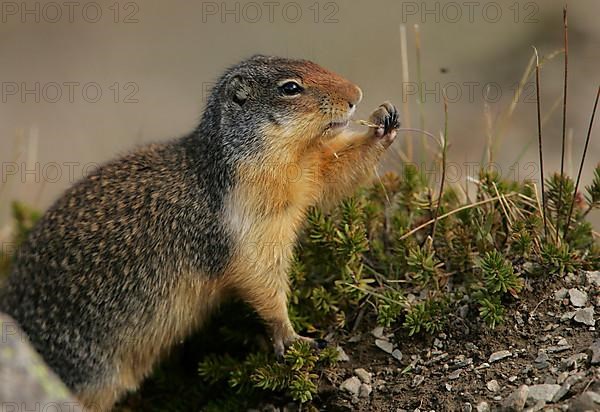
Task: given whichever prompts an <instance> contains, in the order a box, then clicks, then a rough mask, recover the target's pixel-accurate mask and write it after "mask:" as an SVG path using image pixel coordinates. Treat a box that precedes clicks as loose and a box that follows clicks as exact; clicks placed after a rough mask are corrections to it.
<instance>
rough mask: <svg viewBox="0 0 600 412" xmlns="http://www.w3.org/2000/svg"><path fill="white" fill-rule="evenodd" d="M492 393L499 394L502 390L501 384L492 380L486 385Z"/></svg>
mask: <svg viewBox="0 0 600 412" xmlns="http://www.w3.org/2000/svg"><path fill="white" fill-rule="evenodd" d="M485 386H486V387H487V388H488V391H490V392H498V391H499V390H500V384H499V383H498V381H497V380H496V379H492V380H491V381H489V382H488V383H486V384H485Z"/></svg>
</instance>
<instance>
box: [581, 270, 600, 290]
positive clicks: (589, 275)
mask: <svg viewBox="0 0 600 412" xmlns="http://www.w3.org/2000/svg"><path fill="white" fill-rule="evenodd" d="M585 278H586V280H587V283H588V285H590V286H598V287H600V271H596V272H586V273H585Z"/></svg>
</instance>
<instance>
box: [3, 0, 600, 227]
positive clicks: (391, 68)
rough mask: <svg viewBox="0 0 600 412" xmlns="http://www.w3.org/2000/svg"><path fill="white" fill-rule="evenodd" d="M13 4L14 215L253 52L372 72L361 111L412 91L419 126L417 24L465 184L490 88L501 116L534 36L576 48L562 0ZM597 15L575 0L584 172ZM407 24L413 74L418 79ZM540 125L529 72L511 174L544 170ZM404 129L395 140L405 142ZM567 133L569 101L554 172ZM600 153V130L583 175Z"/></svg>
mask: <svg viewBox="0 0 600 412" xmlns="http://www.w3.org/2000/svg"><path fill="white" fill-rule="evenodd" d="M1 7H2V10H1V13H2V14H1V16H0V18H1V20H0V59H1V66H0V67H1V69H0V70H1V71H0V73H1V74H0V78H1V82H2V84H1V86H2V90H1V92H2V96H1V101H0V104H1V108H2V109H1V110H0V136H1V138H0V159H1V161H2V170H1V172H2V176H1V177H2V179H1V180H0V227H4V226H5V225H6V223H7V222H8V214H9V207H8V206H9V203H10V201H11V200H14V199H19V200H22V201H25V202H27V203H29V204H32V205H35V206H37V207H39V208H46V207H48V206H49V205H50V204H51V202H52V201H53V200H54V199H55V198H56V197H57V196H58V195H59V194H60V192H61V191H63V190H64V189H65V188H66V187H68V186H69V185H70V184H72V182H73V180H75V179H77V178H79V177H81V175H82V173H85V171H86V170H88V168H90V167H94V166H95V165H96V164H97V163H100V162H103V161H106V160H108V159H110V158H112V157H114V156H116V155H118V154H120V153H122V152H124V151H126V150H128V149H130V148H132V147H134V146H135V145H137V144H141V143H144V142H150V141H158V140H164V139H169V138H172V137H175V136H179V135H182V134H184V133H186V132H188V131H189V130H191V129H192V128H193V127H194V126H195V124H196V122H197V121H198V118H199V116H200V115H201V111H202V107H203V100H204V97H205V94H206V90H207V89H208V88H209V87H210V84H211V83H212V82H213V81H214V79H215V78H216V77H217V76H218V75H219V73H220V72H221V71H222V70H223V69H224V68H225V67H227V66H228V65H231V64H234V63H236V62H237V61H239V60H240V59H242V58H245V57H248V56H250V55H252V54H255V53H264V54H276V55H281V56H290V57H301V58H306V59H311V60H314V61H316V62H318V63H320V64H322V65H323V66H325V67H328V68H330V69H332V70H333V71H336V72H339V73H340V74H342V75H344V76H345V77H347V78H349V79H351V80H352V81H354V82H355V83H357V84H359V85H360V86H361V87H362V89H363V92H364V100H363V102H362V104H361V105H360V107H359V111H358V114H357V118H366V117H367V116H368V114H369V113H370V111H371V110H372V109H373V108H375V107H376V106H377V105H378V104H379V103H381V102H382V101H384V100H390V101H392V102H395V103H396V104H397V105H398V106H399V108H400V107H401V106H403V101H406V102H407V106H408V108H409V109H410V113H411V116H410V119H403V124H404V125H405V126H406V125H407V124H410V125H411V126H413V127H419V124H420V120H419V109H418V105H417V100H416V92H415V90H416V89H415V87H417V83H416V81H417V67H416V61H415V60H416V59H415V33H414V24H418V25H419V28H420V32H421V55H422V82H423V83H422V84H423V86H424V90H425V91H426V94H425V104H424V108H423V110H424V118H425V129H427V130H429V131H431V132H432V133H434V134H438V132H439V130H440V128H441V127H442V126H443V110H442V98H441V90H442V88H444V87H446V89H447V91H448V96H449V99H450V100H451V102H450V106H449V113H450V123H449V139H450V141H451V142H452V147H451V149H450V154H449V158H450V160H451V161H452V162H454V164H455V165H458V166H459V169H458V170H460V173H461V174H462V176H460V179H462V180H463V181H464V178H465V176H464V174H465V173H467V172H468V171H469V166H466V165H465V163H466V162H480V161H481V159H482V152H483V149H484V146H485V141H486V133H487V132H486V120H485V116H484V98H483V96H484V95H485V93H486V89H489V91H488V93H489V95H488V96H489V98H488V105H489V113H490V118H491V119H492V123H493V126H494V127H496V126H498V125H497V118H498V116H499V115H500V113H502V111H503V110H505V109H506V107H507V106H508V105H509V104H510V102H511V99H512V98H513V96H514V92H515V87H516V84H517V83H518V81H519V80H520V78H521V76H522V74H523V72H524V70H525V68H526V66H527V64H528V61H529V59H530V57H531V55H532V48H531V46H532V45H535V46H537V48H538V50H539V52H540V55H542V56H543V55H549V54H551V53H552V52H553V51H555V50H559V49H561V48H562V7H563V2H562V1H542V0H538V1H535V2H529V1H519V2H516V1H514V0H496V1H480V2H478V1H474V2H462V1H445V0H444V1H415V2H410V1H405V2H402V1H397V0H388V1H360V2H359V1H350V0H337V1H333V2H330V1H317V2H315V1H307V2H287V1H281V2H280V1H272V2H262V1H258V2H220V1H219V2H211V1H208V2H206V1H204V2H203V1H189V2H186V1H183V0H178V1H168V2H167V1H148V0H137V1H133V2H127V1H122V2H116V3H115V1H114V0H98V1H95V2H87V1H81V2H71V3H69V2H62V1H58V2H36V1H26V2H10V1H8V2H3V3H2V4H1ZM599 13H600V3H599V2H598V1H597V0H577V1H571V2H570V4H569V24H570V55H569V60H570V84H569V111H568V127H569V129H570V130H572V136H573V139H572V154H571V157H572V158H573V162H572V164H571V162H570V161H569V160H567V170H572V173H576V169H577V165H578V161H579V157H580V153H581V149H582V147H583V141H584V138H585V133H586V130H587V126H588V122H589V115H590V112H591V108H592V103H593V99H594V97H595V91H596V88H597V86H598V84H599V82H600V71H599V70H598V64H599V62H600V25H598V17H597V16H598V15H599ZM403 23H404V24H405V26H406V30H407V35H408V42H407V43H408V54H407V56H408V61H409V67H410V80H411V82H415V83H410V84H409V85H408V86H407V85H404V87H403V84H402V75H403V73H402V59H401V42H400V25H401V24H403ZM562 61H563V58H562V55H557V56H556V57H555V58H554V59H553V60H552V61H550V62H548V63H547V64H546V65H545V66H544V67H543V71H542V87H543V92H542V99H543V101H542V109H543V111H544V112H545V114H549V112H550V109H551V108H552V106H553V105H554V104H555V103H557V102H558V101H559V99H560V96H561V93H562V64H563V63H562ZM403 91H404V93H403ZM599 127H600V126H599ZM536 133H537V132H536V118H535V99H534V88H533V79H530V80H529V83H528V84H527V86H526V87H525V90H524V94H523V95H522V96H521V98H520V99H519V101H518V104H517V106H516V110H515V114H514V116H513V119H512V120H511V122H510V125H509V126H508V127H507V128H506V129H505V131H504V133H503V135H502V136H501V140H500V141H499V142H498V150H497V151H496V153H495V155H494V156H495V159H496V160H497V162H498V165H499V167H500V168H501V169H502V171H503V173H504V174H512V176H515V171H517V172H518V177H519V178H525V177H529V176H531V177H537V172H538V171H537V168H536V167H535V166H536V165H537V154H536V146H535V144H533V145H531V146H529V149H528V150H526V151H525V154H524V156H523V157H522V159H521V160H520V161H519V164H518V166H517V167H516V168H513V169H512V171H511V169H510V165H511V164H512V163H514V162H515V161H516V160H517V158H518V156H519V154H520V153H521V152H522V151H523V150H524V148H525V147H526V145H527V142H528V141H530V140H531V139H535V137H536ZM595 135H596V136H597V135H598V131H596V133H595ZM405 136H406V135H404V134H403V135H401V136H400V139H398V141H397V142H396V143H395V145H398V147H402V145H403V139H404V138H405ZM560 137H561V108H560V106H558V107H556V110H555V111H554V112H553V113H552V114H551V116H550V118H549V120H548V122H547V123H546V125H545V127H544V138H545V149H546V152H545V155H546V158H545V159H546V162H547V165H548V168H547V170H553V169H554V170H556V169H558V167H559V153H560ZM599 154H600V142H599V139H597V138H596V139H594V140H593V141H592V143H591V147H590V152H589V156H588V159H587V167H586V169H585V171H584V182H585V183H587V182H589V180H590V178H591V170H592V168H593V166H594V165H595V164H596V163H597V162H598V160H599V159H600V156H599ZM398 162H399V160H398V157H397V156H395V155H394V154H393V153H390V154H389V156H388V159H386V161H385V162H384V164H385V167H387V168H394V167H398V164H399V163H398ZM531 162H534V163H531ZM470 168H471V169H470V170H473V168H472V166H470ZM532 173H533V174H532ZM594 219H596V220H598V216H595V217H594Z"/></svg>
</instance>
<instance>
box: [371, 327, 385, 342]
mask: <svg viewBox="0 0 600 412" xmlns="http://www.w3.org/2000/svg"><path fill="white" fill-rule="evenodd" d="M371 335H373V336H375V337H376V338H377V339H382V338H383V326H377V327H376V328H375V329H373V330H372V331H371Z"/></svg>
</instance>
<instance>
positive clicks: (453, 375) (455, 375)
mask: <svg viewBox="0 0 600 412" xmlns="http://www.w3.org/2000/svg"><path fill="white" fill-rule="evenodd" d="M462 372H463V370H462V369H457V370H455V371H454V372H452V373H451V374H450V375H448V379H450V380H456V379H458V378H460V374H461V373H462Z"/></svg>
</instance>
